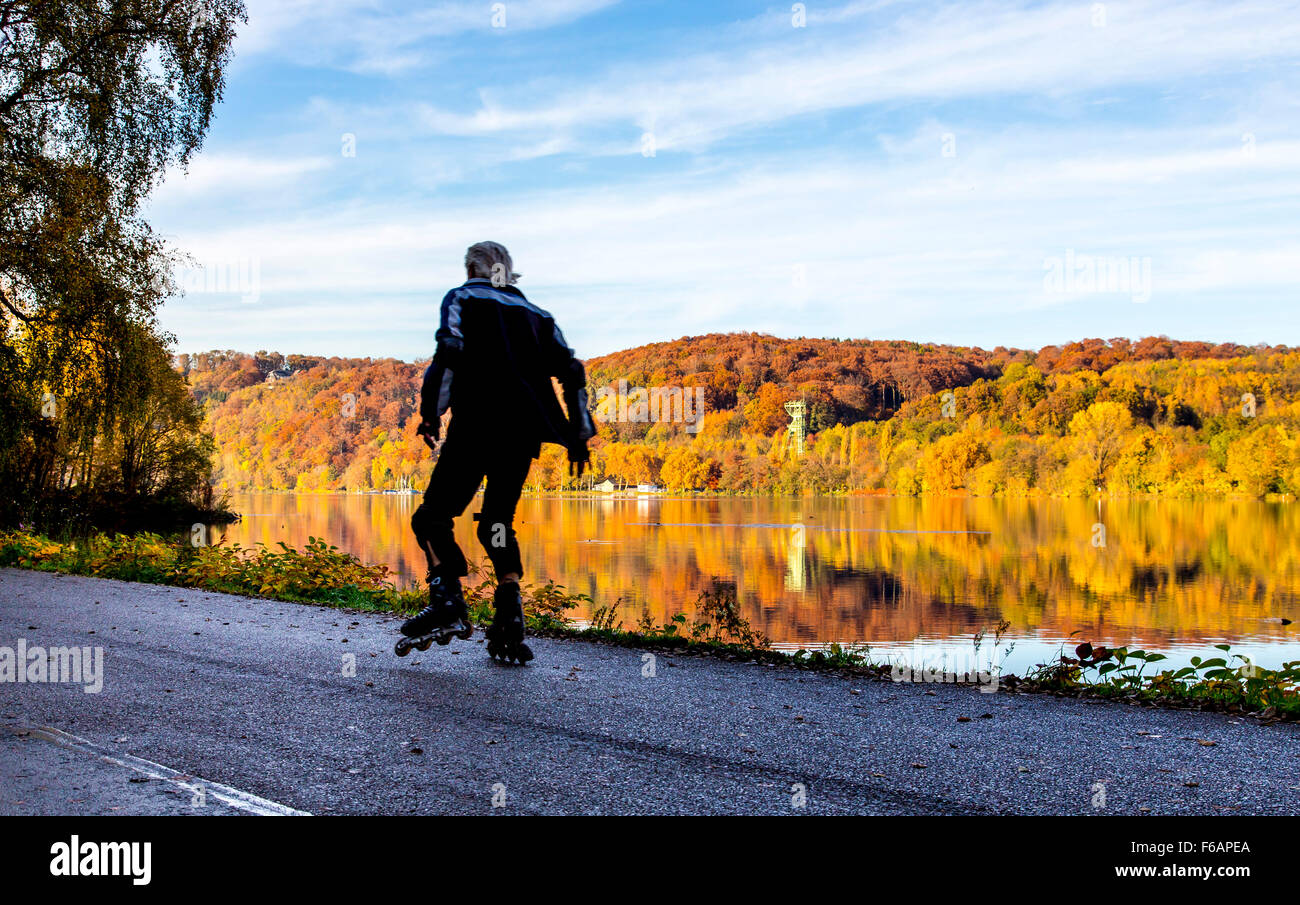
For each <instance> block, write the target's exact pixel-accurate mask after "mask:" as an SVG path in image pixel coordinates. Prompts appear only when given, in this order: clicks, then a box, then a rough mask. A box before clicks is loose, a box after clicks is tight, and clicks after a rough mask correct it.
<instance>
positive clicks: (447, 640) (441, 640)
mask: <svg viewBox="0 0 1300 905" xmlns="http://www.w3.org/2000/svg"><path fill="white" fill-rule="evenodd" d="M434 640H436V641H437V642H438V646H439V647H446V646H447V645H448V644H451V635H439V636H438V637H437V638H435V639H434Z"/></svg>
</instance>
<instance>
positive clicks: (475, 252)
mask: <svg viewBox="0 0 1300 905" xmlns="http://www.w3.org/2000/svg"><path fill="white" fill-rule="evenodd" d="M465 270H466V271H467V272H468V273H469V275H470V277H471V278H473V277H480V278H482V279H485V280H491V281H492V284H493V285H495V286H501V285H509V286H513V285H514V284H515V283H516V282H517V281H518V280H519V278H520V277H521V276H523V274H520V273H515V263H514V261H512V260H511V259H510V252H508V251H506V247H505V246H504V245H502V244H501V243H500V242H476V243H475V244H473V245H471V246H470V247H469V248H468V249H467V250H466V252H465Z"/></svg>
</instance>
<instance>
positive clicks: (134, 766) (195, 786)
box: [10, 726, 311, 817]
mask: <svg viewBox="0 0 1300 905" xmlns="http://www.w3.org/2000/svg"><path fill="white" fill-rule="evenodd" d="M10 728H11V731H13V732H14V733H15V734H17V735H22V736H28V737H35V738H41V739H45V740H46V741H47V742H54V744H56V745H62V746H63V747H65V748H71V749H73V750H74V751H80V752H82V753H83V754H90V755H92V756H94V757H98V758H99V759H100V760H102V761H104V762H106V763H110V764H115V765H117V766H119V767H126V768H127V769H128V770H134V771H136V772H137V773H143V774H144V775H145V776H148V777H149V778H150V779H157V780H161V781H162V782H170V783H173V784H175V785H178V786H180V787H181V788H182V789H186V790H188V791H190V792H199V791H202V792H203V794H205V795H211V796H212V797H213V798H215V799H216V800H217V801H220V802H221V803H222V804H226V805H229V806H230V807H232V808H236V809H238V810H241V811H247V812H248V813H250V814H257V815H258V816H261V817H310V816H311V814H310V813H309V812H307V811H299V810H297V809H295V808H291V807H289V806H288V805H284V804H280V803H279V802H277V801H271V800H270V799H267V798H262V797H261V796H260V795H254V794H253V793H252V792H244V791H241V790H239V789H236V788H233V787H231V786H227V785H222V784H221V783H219V782H211V781H210V780H206V779H202V778H201V777H198V776H191V775H189V774H186V773H181V772H180V771H178V770H173V769H172V768H171V767H164V766H163V765H162V764H156V763H154V762H153V761H151V760H145V759H144V758H143V757H136V756H135V755H133V754H114V753H113V752H111V751H108V750H107V749H105V748H102V747H100V746H99V745H96V744H95V743H94V742H90V741H87V740H86V739H84V738H79V737H78V736H75V735H72V734H70V733H67V732H63V731H62V730H60V729H53V728H51V727H49V726H42V727H41V728H39V729H18V728H14V727H10Z"/></svg>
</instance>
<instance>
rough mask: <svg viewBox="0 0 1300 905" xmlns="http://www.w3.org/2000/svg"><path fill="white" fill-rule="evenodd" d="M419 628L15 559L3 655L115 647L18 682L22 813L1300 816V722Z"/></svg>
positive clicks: (10, 771) (1, 702)
mask: <svg viewBox="0 0 1300 905" xmlns="http://www.w3.org/2000/svg"><path fill="white" fill-rule="evenodd" d="M397 626H398V620H397V619H395V618H394V617H391V616H385V615H374V614H366V613H358V612H353V611H346V610H337V609H327V608H321V607H313V606H304V605H299V604H291V603H281V602H277V601H269V600H261V599H253V598H247V597H238V596H234V595H229V594H216V593H209V592H203V591H196V590H190V589H182V588H169V587H160V586H155V585H142V584H132V583H127V582H119V581H110V580H104V579H92V578H83V577H76V576H62V575H53V574H47V573H40V572H30V571H24V570H18V569H0V657H3V655H4V654H3V650H2V648H5V647H7V648H9V649H10V650H12V651H13V652H14V656H16V654H17V650H18V647H19V645H20V643H21V644H22V645H24V646H26V647H27V649H28V650H29V651H30V648H31V647H33V646H40V647H43V648H46V649H48V648H51V647H62V648H70V647H74V646H75V647H82V648H90V649H91V654H92V656H91V658H90V659H91V661H92V662H93V651H94V648H100V649H101V650H102V654H103V660H102V675H100V676H98V677H95V676H94V675H93V670H92V671H91V673H92V674H90V675H82V676H80V679H81V681H61V682H50V681H45V682H23V683H17V682H11V681H5V682H3V684H0V727H3V728H2V729H0V813H3V814H192V815H217V814H232V815H233V814H270V813H309V814H503V815H504V814H531V813H541V814H737V813H743V814H792V815H800V814H887V815H902V814H1004V813H1009V814H1079V815H1109V814H1144V813H1150V814H1296V813H1300V744H1298V743H1297V742H1298V741H1300V737H1298V735H1300V730H1298V729H1297V727H1296V726H1294V725H1259V724H1257V723H1256V722H1255V721H1254V720H1251V719H1248V718H1241V717H1231V716H1225V715H1220V714H1212V713H1197V712H1186V711H1172V710H1157V709H1151V708H1145V707H1133V706H1127V705H1122V704H1114V703H1109V702H1096V701H1087V700H1078V699H1064V698H1056V697H1048V696H1041V695H1026V694H1018V695H1013V694H1006V693H997V694H986V693H982V692H980V691H978V690H976V689H974V688H970V687H962V686H952V685H940V684H912V683H894V682H889V681H869V680H864V679H850V678H844V677H842V676H838V675H831V674H820V673H811V672H806V671H801V670H796V669H793V668H789V667H784V666H768V665H757V664H752V663H736V662H730V661H726V660H722V659H717V658H712V657H701V656H684V655H680V654H666V653H663V652H658V653H651V652H645V651H638V650H633V649H626V648H620V647H613V646H606V645H601V644H595V643H587V642H582V641H570V640H548V639H534V640H533V641H532V646H533V649H534V651H535V653H536V655H537V659H536V660H535V661H533V663H532V664H530V665H529V666H527V667H514V666H503V665H499V664H496V663H494V662H492V661H491V660H490V659H489V658H488V657H487V655H486V653H485V651H484V649H483V644H482V635H481V633H480V634H476V636H475V637H474V638H473V639H472V640H470V641H467V642H460V641H455V642H453V643H452V645H451V646H450V647H433V648H430V650H429V651H427V652H424V653H419V652H416V653H412V654H411V655H410V656H408V657H406V658H405V659H399V658H398V657H396V656H394V654H393V652H392V647H393V642H394V640H395V638H396V633H397ZM99 681H102V687H101V688H100V689H99V690H98V691H97V692H88V691H87V690H86V689H87V685H88V684H90V685H92V686H93V685H94V684H97V683H98V682H99Z"/></svg>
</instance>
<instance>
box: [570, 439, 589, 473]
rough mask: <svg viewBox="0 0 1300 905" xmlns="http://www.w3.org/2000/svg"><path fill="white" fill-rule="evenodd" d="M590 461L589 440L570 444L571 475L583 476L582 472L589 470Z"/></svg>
mask: <svg viewBox="0 0 1300 905" xmlns="http://www.w3.org/2000/svg"><path fill="white" fill-rule="evenodd" d="M590 461H591V453H589V452H588V451H587V442H586V441H585V440H579V441H577V442H575V443H571V444H569V477H571V478H580V477H582V473H583V472H584V471H586V470H587V464H588V463H589V462H590Z"/></svg>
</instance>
